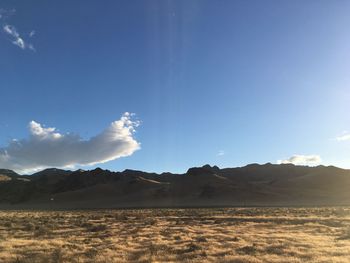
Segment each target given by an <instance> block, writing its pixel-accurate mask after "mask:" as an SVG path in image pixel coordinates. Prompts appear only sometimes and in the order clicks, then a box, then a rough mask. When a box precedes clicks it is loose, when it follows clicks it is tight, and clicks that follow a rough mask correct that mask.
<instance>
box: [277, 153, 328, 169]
mask: <svg viewBox="0 0 350 263" xmlns="http://www.w3.org/2000/svg"><path fill="white" fill-rule="evenodd" d="M321 162H322V159H321V157H320V156H319V155H299V154H296V155H293V156H292V157H290V158H288V159H285V160H278V161H277V163H279V164H287V163H291V164H295V165H311V166H312V165H319V164H320V163H321Z"/></svg>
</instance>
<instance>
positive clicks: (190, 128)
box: [0, 0, 350, 172]
mask: <svg viewBox="0 0 350 263" xmlns="http://www.w3.org/2000/svg"><path fill="white" fill-rule="evenodd" d="M0 10H2V11H1V12H0V14H2V18H1V19H0V23H1V32H0V92H1V108H2V110H1V111H0V147H2V149H3V150H2V151H3V152H5V150H7V149H9V148H8V147H9V146H8V145H9V143H11V140H13V139H17V140H21V139H24V140H25V141H24V142H27V141H28V140H29V139H28V136H29V132H28V124H29V123H30V122H31V121H32V120H34V121H35V122H37V123H40V124H42V125H45V127H56V128H57V129H58V132H59V133H60V134H62V135H64V134H66V133H73V134H80V136H81V139H82V140H88V139H89V138H91V137H93V136H95V135H97V134H100V133H101V132H102V131H103V130H104V129H106V127H108V126H109V125H110V123H111V122H113V121H115V120H118V119H120V118H121V116H122V115H123V114H124V112H132V113H135V114H136V115H135V116H132V118H133V120H138V121H139V122H140V125H138V126H137V125H136V126H137V127H135V130H136V132H135V133H134V132H132V135H130V136H132V139H134V140H135V141H137V142H138V143H140V149H139V150H136V149H135V151H134V152H133V153H132V154H131V153H130V154H129V156H128V157H123V158H117V159H116V160H113V161H109V162H106V163H103V164H98V163H96V164H94V165H92V166H88V168H89V167H95V166H101V167H102V168H107V169H111V170H123V169H126V168H131V169H140V170H146V171H156V172H162V171H172V172H184V171H186V169H187V168H189V167H191V166H198V165H203V164H206V163H209V164H216V165H218V166H220V167H233V166H242V165H245V164H248V163H253V162H257V163H265V162H272V163H276V162H278V160H281V161H283V160H284V161H286V162H287V161H288V160H289V161H291V162H292V161H293V160H296V159H298V158H299V159H300V158H301V159H303V158H304V157H305V158H306V159H308V158H309V160H311V161H315V158H314V157H317V158H316V162H317V163H320V162H321V163H322V164H325V165H328V164H333V165H337V166H341V167H346V168H350V136H347V135H348V132H347V131H350V115H349V105H350V87H349V84H350V74H349V68H350V31H349V28H350V16H349V13H350V2H349V1H230V0H222V1H214V0H211V1H206V0H200V1H194V0H186V1H152V0H149V1H108V0H107V1H103V4H102V3H101V1H97V0H96V1H93V0H90V1H43V0H37V1H35V2H33V1H14V0H11V1H10V0H9V1H1V3H0ZM6 25H11V26H13V27H14V28H15V29H16V32H17V33H18V34H19V36H17V37H20V38H21V39H22V40H23V42H24V46H20V45H18V44H17V45H16V43H14V42H15V41H16V40H18V38H16V35H14V34H12V35H11V34H9V32H6V30H5V26H6ZM10 29H13V28H10ZM11 32H12V33H13V31H11ZM31 32H32V36H30V34H31ZM43 127H44V126H43ZM26 138H27V139H26ZM26 140H27V141H26ZM64 149H66V148H64ZM293 156H294V159H293ZM0 157H1V156H0ZM304 161H305V160H304ZM305 162H307V160H306V161H305ZM316 162H315V163H314V164H316ZM0 163H1V162H0ZM5 164H6V163H5ZM76 167H80V165H77V166H76ZM5 168H7V167H5Z"/></svg>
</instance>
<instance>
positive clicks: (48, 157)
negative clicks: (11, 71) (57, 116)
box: [0, 112, 140, 172]
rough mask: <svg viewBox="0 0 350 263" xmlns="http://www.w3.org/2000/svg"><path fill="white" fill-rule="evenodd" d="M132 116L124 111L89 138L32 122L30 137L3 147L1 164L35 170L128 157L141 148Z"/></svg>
mask: <svg viewBox="0 0 350 263" xmlns="http://www.w3.org/2000/svg"><path fill="white" fill-rule="evenodd" d="M132 116H133V114H130V113H128V112H126V113H124V114H123V116H122V117H121V118H120V119H119V120H117V121H114V122H112V123H111V124H110V126H109V127H108V128H106V129H105V130H104V131H102V132H101V133H100V134H98V135H96V136H94V137H92V138H90V139H88V140H84V139H82V138H81V137H80V136H79V135H77V134H71V133H67V134H62V133H59V132H58V131H57V130H56V128H46V127H44V126H43V125H41V124H40V123H37V122H35V121H31V122H30V123H29V131H30V136H29V138H27V139H21V140H12V141H11V142H10V143H9V145H8V146H6V147H4V148H0V167H1V168H7V169H12V170H15V171H17V172H32V171H36V170H40V169H44V168H47V167H61V168H73V167H75V166H77V165H94V164H98V163H104V162H108V161H111V160H115V159H118V158H120V157H125V156H129V155H131V154H133V153H134V152H135V151H136V150H138V149H140V143H138V142H137V141H136V140H135V138H134V136H133V135H134V132H135V128H136V127H137V126H138V125H139V122H138V121H134V120H132Z"/></svg>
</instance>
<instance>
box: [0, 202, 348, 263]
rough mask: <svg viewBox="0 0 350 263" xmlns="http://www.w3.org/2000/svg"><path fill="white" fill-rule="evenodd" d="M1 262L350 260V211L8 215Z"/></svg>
mask: <svg viewBox="0 0 350 263" xmlns="http://www.w3.org/2000/svg"><path fill="white" fill-rule="evenodd" d="M0 262H17V263H20V262H97V263H98V262H101V263H102V262H242V263H243V262H248V263H249V262H276V263H277V262H288V263H289V262H325V263H326V262H327V263H328V262H350V208H348V207H326V208H222V209H219V208H217V209H215V208H213V209H139V210H99V211H63V212H61V211H59V212H58V211H57V212H26V211H2V212H0Z"/></svg>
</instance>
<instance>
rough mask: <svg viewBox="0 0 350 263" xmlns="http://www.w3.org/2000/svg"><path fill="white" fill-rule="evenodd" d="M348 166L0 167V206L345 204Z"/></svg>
mask: <svg viewBox="0 0 350 263" xmlns="http://www.w3.org/2000/svg"><path fill="white" fill-rule="evenodd" d="M349 190H350V171H349V170H344V169H340V168H337V167H333V166H327V167H326V166H317V167H308V166H295V165H292V164H282V165H274V164H270V163H267V164H264V165H259V164H250V165H247V166H244V167H238V168H225V169H220V168H218V167H217V166H213V167H212V166H209V165H205V166H203V167H194V168H190V169H189V170H188V171H187V172H186V173H185V174H171V173H163V174H156V173H146V172H142V171H134V170H125V171H123V172H111V171H109V170H102V169H100V168H97V169H94V170H90V171H84V170H77V171H65V170H60V169H54V168H52V169H46V170H43V171H41V172H39V173H35V174H33V175H27V176H20V175H18V174H16V173H15V172H13V171H10V170H4V169H2V170H0V208H1V207H2V208H22V207H23V208H33V209H34V208H52V209H54V208H62V209H64V208H113V207H174V206H183V207H186V206H188V207H191V206H245V205H267V206H268V205H349V204H350V191H349Z"/></svg>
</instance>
